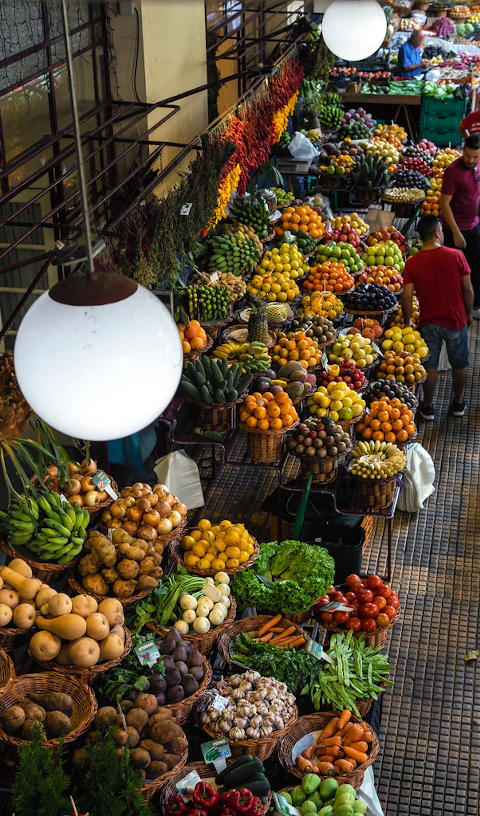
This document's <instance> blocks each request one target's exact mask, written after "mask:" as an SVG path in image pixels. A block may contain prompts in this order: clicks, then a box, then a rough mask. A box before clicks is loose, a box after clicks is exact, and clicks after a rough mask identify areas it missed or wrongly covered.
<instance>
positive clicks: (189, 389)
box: [181, 377, 202, 402]
mask: <svg viewBox="0 0 480 816" xmlns="http://www.w3.org/2000/svg"><path fill="white" fill-rule="evenodd" d="M181 385H182V391H183V393H184V394H186V396H187V397H190V399H193V400H197V401H198V402H201V401H202V399H201V397H200V394H199V393H198V389H197V388H196V387H195V386H194V385H193V383H191V382H190V380H187V379H186V378H185V377H182V383H181Z"/></svg>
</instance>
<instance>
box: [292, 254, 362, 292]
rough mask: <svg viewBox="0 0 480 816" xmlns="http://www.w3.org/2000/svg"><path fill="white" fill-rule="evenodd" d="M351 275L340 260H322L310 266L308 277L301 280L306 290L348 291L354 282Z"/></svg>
mask: <svg viewBox="0 0 480 816" xmlns="http://www.w3.org/2000/svg"><path fill="white" fill-rule="evenodd" d="M354 282H355V281H354V279H353V276H352V275H351V274H350V272H347V268H346V266H345V265H344V264H343V263H341V262H340V261H324V262H323V263H322V264H318V265H317V266H312V268H311V269H310V272H309V273H308V277H307V279H306V280H304V281H303V288H304V289H306V290H307V292H314V291H316V292H323V291H326V292H348V291H349V290H350V289H351V288H352V286H353V284H354Z"/></svg>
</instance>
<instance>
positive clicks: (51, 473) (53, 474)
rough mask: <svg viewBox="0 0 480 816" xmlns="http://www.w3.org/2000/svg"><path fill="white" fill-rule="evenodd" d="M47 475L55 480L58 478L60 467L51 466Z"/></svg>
mask: <svg viewBox="0 0 480 816" xmlns="http://www.w3.org/2000/svg"><path fill="white" fill-rule="evenodd" d="M47 473H48V475H49V476H50V477H51V478H52V479H55V478H56V477H57V476H58V467H57V466H56V465H49V466H48V468H47Z"/></svg>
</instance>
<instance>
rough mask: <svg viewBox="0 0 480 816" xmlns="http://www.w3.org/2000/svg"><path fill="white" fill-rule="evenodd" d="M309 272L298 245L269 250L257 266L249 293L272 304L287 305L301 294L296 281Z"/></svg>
mask: <svg viewBox="0 0 480 816" xmlns="http://www.w3.org/2000/svg"><path fill="white" fill-rule="evenodd" d="M308 270H309V266H308V264H306V263H305V261H304V258H303V255H302V253H301V252H300V250H299V249H298V246H297V244H281V245H280V246H279V247H275V248H274V249H269V250H268V252H266V253H265V255H264V256H263V258H262V260H261V261H260V263H258V264H257V266H256V267H255V275H254V276H253V278H252V280H251V281H250V283H249V284H248V286H247V291H248V292H250V294H252V295H255V296H258V295H261V296H262V298H263V299H264V300H269V301H271V302H272V303H273V302H274V301H279V302H280V303H285V301H287V300H293V298H295V297H297V295H298V294H300V291H299V288H298V286H297V284H296V283H295V279H296V278H298V277H299V276H300V275H306V274H307V272H308Z"/></svg>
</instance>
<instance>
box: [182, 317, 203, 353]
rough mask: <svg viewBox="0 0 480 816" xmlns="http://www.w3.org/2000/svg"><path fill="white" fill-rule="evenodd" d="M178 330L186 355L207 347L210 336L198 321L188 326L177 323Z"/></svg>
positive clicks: (191, 322) (192, 321) (193, 321)
mask: <svg viewBox="0 0 480 816" xmlns="http://www.w3.org/2000/svg"><path fill="white" fill-rule="evenodd" d="M177 329H178V332H179V334H180V340H181V341H182V349H183V353H184V354H190V352H191V351H200V350H201V349H203V348H205V346H206V345H207V340H208V335H207V333H206V331H205V329H203V328H202V326H201V325H200V323H199V322H198V320H190V322H189V323H188V324H185V323H177Z"/></svg>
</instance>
